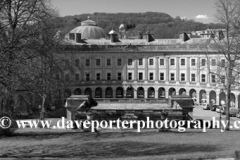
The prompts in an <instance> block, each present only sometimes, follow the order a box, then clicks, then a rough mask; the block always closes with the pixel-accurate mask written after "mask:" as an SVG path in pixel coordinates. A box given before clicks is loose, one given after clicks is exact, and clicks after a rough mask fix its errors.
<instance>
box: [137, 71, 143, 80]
mask: <svg viewBox="0 0 240 160" xmlns="http://www.w3.org/2000/svg"><path fill="white" fill-rule="evenodd" d="M138 80H140V81H141V80H143V73H142V72H139V73H138Z"/></svg>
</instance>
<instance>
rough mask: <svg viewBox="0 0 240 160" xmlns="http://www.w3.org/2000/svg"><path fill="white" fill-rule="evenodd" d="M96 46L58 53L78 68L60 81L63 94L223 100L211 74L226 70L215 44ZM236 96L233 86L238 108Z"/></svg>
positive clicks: (68, 48)
mask: <svg viewBox="0 0 240 160" xmlns="http://www.w3.org/2000/svg"><path fill="white" fill-rule="evenodd" d="M90 41H91V40H89V42H90ZM95 41H96V40H95ZM99 41H100V42H98V43H99V44H100V43H101V42H102V41H101V40H99ZM132 41H134V40H132ZM89 42H88V43H89ZM155 43H157V42H155ZM99 44H97V45H82V46H80V45H73V46H69V47H66V48H65V49H63V50H62V51H61V52H60V53H61V54H63V55H65V57H66V59H68V60H69V61H72V62H73V63H75V65H76V66H78V67H79V68H80V69H76V71H75V72H74V73H70V72H66V75H64V76H65V77H62V78H66V76H69V79H67V78H66V79H67V81H69V82H68V84H69V85H68V89H67V90H65V92H68V93H67V94H65V95H69V94H91V95H92V96H93V97H94V98H119V99H120V98H134V99H138V98H149V99H161V98H168V97H169V95H174V94H176V95H181V94H187V95H190V96H192V97H193V98H194V99H195V100H196V102H198V103H204V102H207V103H209V102H210V101H213V100H214V101H215V103H216V104H220V103H221V101H225V92H224V89H223V86H222V85H221V83H219V79H218V78H217V77H216V76H215V77H214V76H212V74H211V73H212V72H224V69H223V68H222V67H220V66H219V64H222V65H224V64H225V63H224V57H223V55H221V54H219V53H218V52H217V51H216V47H215V46H214V45H213V44H208V45H206V44H173V45H162V44H161V45H156V44H155V45H147V44H145V45H131V43H130V45H109V44H108V45H99ZM132 44H134V42H133V43H132ZM66 55H68V56H66ZM69 55H71V56H69ZM69 57H71V58H69ZM239 97H240V96H239V90H238V87H234V88H233V91H232V94H231V101H232V103H231V104H232V105H233V106H235V107H236V108H238V107H239V104H238V101H239Z"/></svg>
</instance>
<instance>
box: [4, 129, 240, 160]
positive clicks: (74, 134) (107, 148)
mask: <svg viewBox="0 0 240 160" xmlns="http://www.w3.org/2000/svg"><path fill="white" fill-rule="evenodd" d="M207 131H208V132H206V133H203V132H202V130H187V131H186V132H184V133H179V132H177V131H175V130H172V131H170V132H157V130H154V129H151V130H150V129H149V130H147V129H144V130H142V132H141V133H137V132H136V130H123V131H120V130H103V131H101V132H100V133H99V134H97V133H90V132H82V131H81V130H77V131H76V130H53V129H44V130H43V129H42V130H40V129H36V130H30V129H29V130H28V129H25V130H23V129H20V130H18V131H17V132H16V133H15V135H14V136H13V137H5V138H1V139H0V158H3V157H5V158H10V157H11V158H14V157H16V158H23V159H25V158H39V157H41V158H43V157H45V158H50V159H52V158H56V159H60V158H63V159H70V158H76V159H130V160H132V159H151V160H152V159H201V158H203V159H205V158H210V159H213V158H220V157H221V158H223V157H228V158H233V157H234V152H235V150H238V149H240V141H239V131H228V132H223V133H221V132H220V130H219V129H210V130H207Z"/></svg>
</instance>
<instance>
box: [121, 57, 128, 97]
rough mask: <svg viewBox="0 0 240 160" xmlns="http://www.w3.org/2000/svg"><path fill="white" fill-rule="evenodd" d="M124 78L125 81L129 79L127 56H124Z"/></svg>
mask: <svg viewBox="0 0 240 160" xmlns="http://www.w3.org/2000/svg"><path fill="white" fill-rule="evenodd" d="M122 79H123V81H127V58H126V57H123V70H122ZM125 97H126V96H125Z"/></svg>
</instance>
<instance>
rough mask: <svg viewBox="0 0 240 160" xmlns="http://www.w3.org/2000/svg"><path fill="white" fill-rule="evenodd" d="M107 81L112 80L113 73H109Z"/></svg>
mask: <svg viewBox="0 0 240 160" xmlns="http://www.w3.org/2000/svg"><path fill="white" fill-rule="evenodd" d="M107 80H108V81H109V80H111V73H107Z"/></svg>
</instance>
